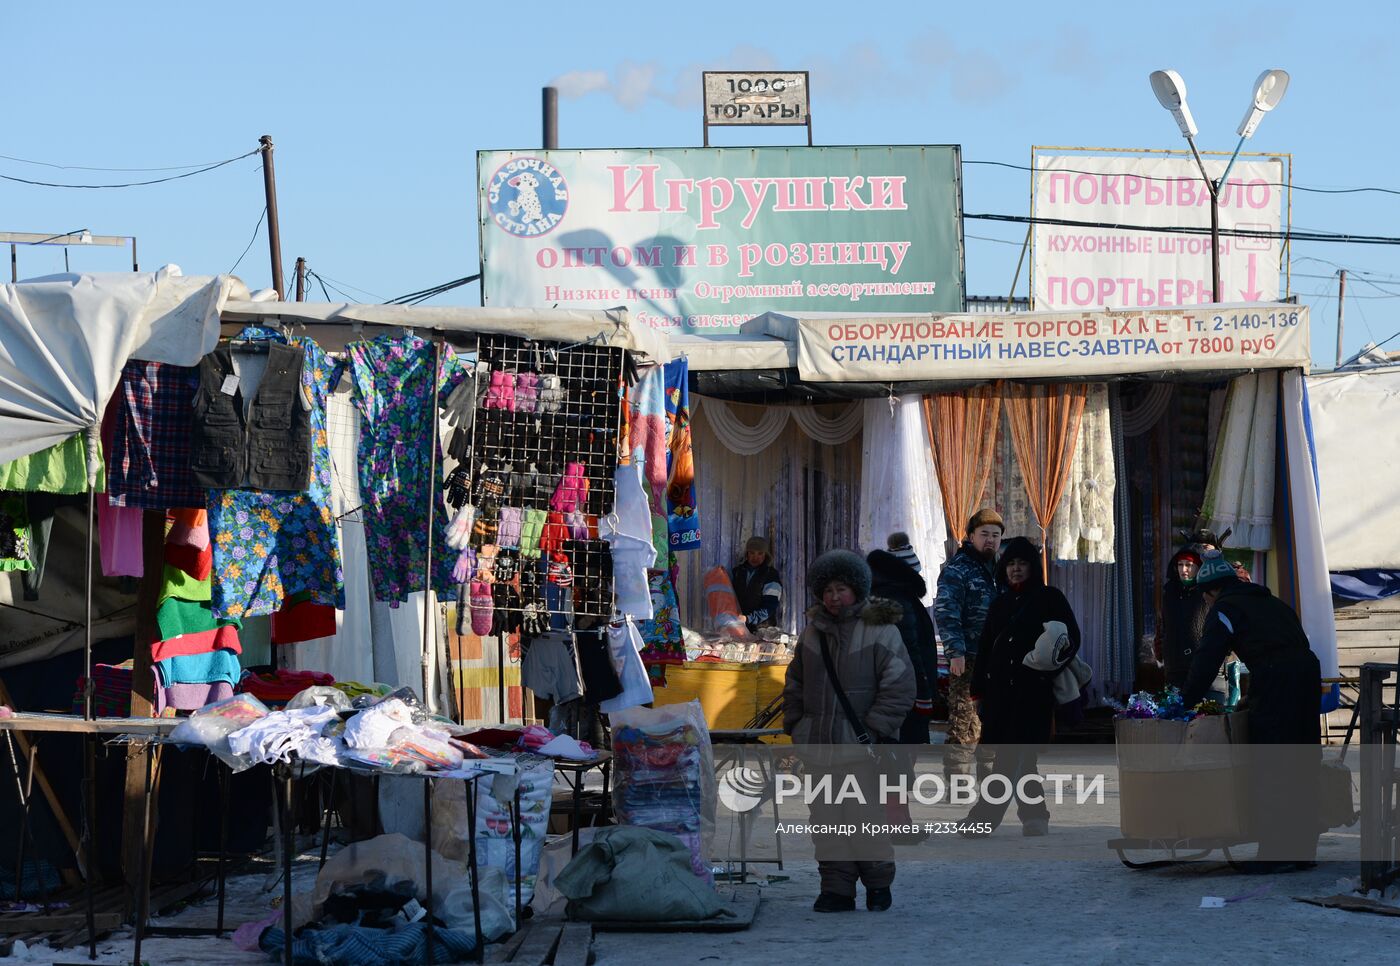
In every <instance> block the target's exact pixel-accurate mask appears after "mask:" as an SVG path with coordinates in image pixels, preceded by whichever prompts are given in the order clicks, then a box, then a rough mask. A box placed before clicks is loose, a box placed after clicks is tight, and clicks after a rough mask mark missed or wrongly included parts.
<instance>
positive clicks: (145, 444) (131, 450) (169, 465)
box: [107, 359, 205, 510]
mask: <svg viewBox="0 0 1400 966" xmlns="http://www.w3.org/2000/svg"><path fill="white" fill-rule="evenodd" d="M198 388H199V370H198V369H196V368H193V367H187V366H172V365H167V364H165V363H161V362H141V361H138V360H136V359H133V360H131V361H130V362H128V363H127V364H126V365H125V366H124V367H122V377H121V383H120V385H119V386H118V387H117V393H118V395H117V399H116V405H117V407H118V408H117V415H116V426H115V428H114V431H113V437H112V447H111V449H110V450H109V451H108V454H107V494H108V496H109V498H110V500H111V504H112V506H125V507H138V508H141V509H146V510H165V509H169V508H172V507H201V506H204V498H205V496H204V490H203V488H201V487H198V486H196V485H195V482H194V471H193V470H192V469H191V467H190V433H191V423H192V421H193V419H194V394H195V390H197V389H198Z"/></svg>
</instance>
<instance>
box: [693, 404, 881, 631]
mask: <svg viewBox="0 0 1400 966" xmlns="http://www.w3.org/2000/svg"><path fill="white" fill-rule="evenodd" d="M697 399H699V397H697V396H694V395H692V396H691V397H690V403H691V433H692V440H693V445H694V449H695V487H696V498H697V500H698V503H699V506H700V507H701V510H702V512H703V513H704V515H705V539H704V544H703V545H702V546H701V548H700V549H699V550H693V551H687V552H685V553H681V554H678V555H677V557H678V559H679V562H680V580H679V586H678V587H677V588H676V590H677V594H678V596H679V599H680V604H681V619H682V621H683V622H684V624H685V625H686V626H687V627H693V628H695V629H697V630H706V629H708V627H707V625H708V617H707V615H708V608H707V607H706V603H705V596H704V592H703V591H704V588H703V583H702V580H701V578H702V576H703V574H704V572H705V571H706V570H708V569H709V568H711V567H714V566H715V565H717V564H718V565H722V566H724V567H725V568H726V569H728V568H730V567H733V566H734V565H735V564H736V563H738V561H739V558H740V556H741V555H742V552H743V547H744V542H745V541H746V540H748V538H749V537H751V536H755V535H757V536H763V537H767V538H768V539H769V540H771V541H772V543H773V555H774V564H775V566H776V567H777V568H778V573H779V575H780V576H781V578H782V583H783V608H782V625H783V627H784V629H786V630H789V631H794V632H795V631H796V630H797V629H798V628H799V627H800V626H801V625H802V614H803V612H804V611H805V610H806V608H807V605H808V604H809V603H811V601H810V600H809V599H808V596H807V591H806V587H805V580H806V574H807V567H808V565H809V564H810V563H811V561H812V560H813V559H815V558H816V557H817V556H818V555H819V554H821V553H823V552H824V551H827V550H831V549H834V548H836V547H848V548H852V549H854V548H856V547H857V546H858V544H859V542H860V534H859V528H860V490H861V444H860V435H859V426H857V433H856V436H855V437H854V438H852V439H850V440H848V441H846V442H844V443H841V444H839V445H832V446H828V445H824V444H822V443H818V442H816V441H815V440H813V439H812V438H811V437H809V436H808V435H807V434H806V433H804V432H802V431H801V430H800V429H799V428H798V427H797V425H796V423H795V422H793V421H790V420H788V418H787V413H786V412H783V411H782V410H779V413H780V416H781V418H782V426H781V427H780V428H779V429H778V430H777V432H776V435H775V436H774V438H773V441H772V442H771V443H770V444H769V445H768V446H766V447H764V448H762V449H759V450H756V451H755V452H751V453H740V452H736V451H735V450H734V449H733V448H731V446H730V445H728V443H726V442H723V441H721V436H720V431H719V430H718V428H717V427H716V420H715V418H714V415H715V413H716V412H726V413H732V415H733V416H734V417H735V419H736V421H738V422H739V423H740V424H742V425H746V426H754V425H756V424H758V423H759V422H760V421H761V420H763V419H765V418H766V417H765V416H764V412H765V410H764V409H763V408H762V407H758V406H749V405H743V404H738V403H719V402H718V401H717V400H715V399H713V398H708V397H707V398H705V399H704V400H703V402H702V403H701V404H700V405H698V406H697V405H696V401H697ZM772 408H773V407H769V409H772ZM818 410H819V412H820V414H821V416H822V418H823V419H824V420H831V419H833V418H835V417H836V416H837V415H840V414H841V413H842V412H844V411H845V407H844V405H843V406H842V407H840V408H835V407H818ZM857 412H860V409H859V407H857ZM723 418H724V417H723V416H721V417H720V419H721V420H723ZM731 442H732V440H731Z"/></svg>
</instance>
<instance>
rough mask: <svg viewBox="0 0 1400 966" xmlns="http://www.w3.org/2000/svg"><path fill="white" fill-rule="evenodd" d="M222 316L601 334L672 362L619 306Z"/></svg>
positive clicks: (271, 310) (567, 337)
mask: <svg viewBox="0 0 1400 966" xmlns="http://www.w3.org/2000/svg"><path fill="white" fill-rule="evenodd" d="M223 319H224V321H225V322H249V323H258V322H267V321H269V320H272V319H281V320H286V321H299V322H304V323H317V322H335V323H345V322H359V323H362V324H365V325H389V326H405V327H408V328H422V329H433V330H435V331H439V332H444V333H451V332H464V333H479V334H496V335H506V336H515V337H516V338H520V339H534V340H537V341H548V342H563V343H578V342H586V341H588V340H590V339H597V338H599V337H602V339H603V340H604V341H605V342H606V343H607V344H608V345H615V346H620V347H622V348H624V349H627V350H628V351H630V352H634V353H637V354H639V355H642V356H644V357H645V358H646V359H647V360H649V361H651V362H654V363H656V364H658V365H660V364H662V363H665V362H669V361H670V360H671V351H670V348H669V346H668V345H667V339H666V336H665V334H664V333H663V332H660V331H658V330H655V329H652V328H651V327H649V326H646V325H642V324H640V323H638V322H637V321H636V320H635V319H633V318H632V317H631V315H630V314H629V313H628V312H627V310H626V309H624V308H616V309H597V310H582V309H501V308H476V307H472V306H457V305H443V306H437V305H363V304H356V303H353V302H253V301H246V302H244V301H233V302H229V303H228V304H227V305H226V306H225V307H224V310H223Z"/></svg>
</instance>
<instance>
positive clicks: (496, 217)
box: [486, 157, 569, 238]
mask: <svg viewBox="0 0 1400 966" xmlns="http://www.w3.org/2000/svg"><path fill="white" fill-rule="evenodd" d="M486 206H487V210H488V211H489V213H490V217H491V220H492V221H494V222H495V223H496V226H497V227H498V228H500V229H501V230H502V231H505V232H507V233H509V234H512V235H517V236H519V237H521V238H537V237H539V236H540V235H547V234H549V232H551V231H553V230H554V229H555V227H557V226H558V224H559V222H561V221H563V220H564V213H565V212H566V211H568V208H569V186H568V184H566V183H565V181H564V176H563V174H561V173H560V171H559V169H558V168H556V167H555V166H554V165H552V164H550V163H549V162H548V161H545V160H543V159H541V158H531V157H522V158H512V159H511V160H509V161H507V162H506V163H505V164H503V165H501V166H500V167H499V168H497V169H496V172H495V174H493V175H492V176H491V180H490V181H489V182H487V185H486Z"/></svg>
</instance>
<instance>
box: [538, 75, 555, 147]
mask: <svg viewBox="0 0 1400 966" xmlns="http://www.w3.org/2000/svg"><path fill="white" fill-rule="evenodd" d="M540 94H541V98H540V106H541V108H542V114H543V120H544V148H545V150H546V151H548V150H549V149H551V148H557V147H559V88H557V87H546V88H544V89H543V90H541V91H540Z"/></svg>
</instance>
